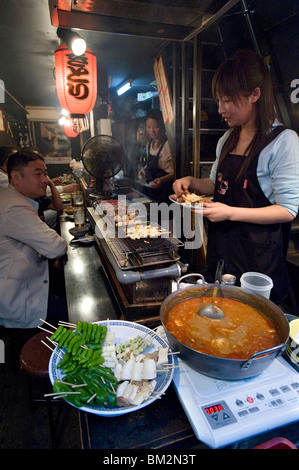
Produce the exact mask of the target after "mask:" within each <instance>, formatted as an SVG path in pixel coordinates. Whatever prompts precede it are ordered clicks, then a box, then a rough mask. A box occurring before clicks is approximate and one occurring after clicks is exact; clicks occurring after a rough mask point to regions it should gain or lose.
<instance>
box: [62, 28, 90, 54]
mask: <svg viewBox="0 0 299 470" xmlns="http://www.w3.org/2000/svg"><path fill="white" fill-rule="evenodd" d="M57 36H58V37H59V38H60V39H61V40H62V41H63V42H65V44H66V45H67V48H68V49H69V50H70V51H72V53H73V54H75V55H77V56H80V55H83V54H84V53H85V51H86V42H85V40H84V39H82V38H81V36H80V35H79V34H78V33H75V31H72V30H71V29H67V28H58V29H57Z"/></svg>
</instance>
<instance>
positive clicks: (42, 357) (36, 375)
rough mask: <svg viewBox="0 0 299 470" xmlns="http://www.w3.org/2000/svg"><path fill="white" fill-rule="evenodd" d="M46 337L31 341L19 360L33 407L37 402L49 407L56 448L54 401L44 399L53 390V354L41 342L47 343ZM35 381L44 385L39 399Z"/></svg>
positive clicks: (39, 335) (38, 337) (35, 338)
mask: <svg viewBox="0 0 299 470" xmlns="http://www.w3.org/2000/svg"><path fill="white" fill-rule="evenodd" d="M46 336H49V334H48V333H44V332H42V333H38V334H37V335H35V336H33V337H32V338H31V339H29V340H28V341H27V343H25V344H24V346H23V347H22V349H21V352H20V358H19V360H20V365H21V368H22V370H23V371H24V372H25V373H26V375H27V378H28V387H29V398H30V404H31V406H32V405H33V404H34V403H37V402H44V403H46V405H47V411H48V417H49V425H50V433H51V439H52V445H53V447H54V448H56V444H57V442H56V435H55V424H54V419H53V413H52V400H51V398H50V397H44V393H46V392H49V391H51V390H52V387H51V384H50V380H49V373H48V366H49V360H50V357H51V354H52V353H51V351H50V349H48V348H47V347H46V346H45V345H44V344H43V343H42V342H41V341H42V340H43V341H45V342H46ZM34 381H39V382H40V383H42V385H43V387H42V388H43V392H44V393H43V394H40V395H39V396H38V397H36V396H34V391H33V384H34Z"/></svg>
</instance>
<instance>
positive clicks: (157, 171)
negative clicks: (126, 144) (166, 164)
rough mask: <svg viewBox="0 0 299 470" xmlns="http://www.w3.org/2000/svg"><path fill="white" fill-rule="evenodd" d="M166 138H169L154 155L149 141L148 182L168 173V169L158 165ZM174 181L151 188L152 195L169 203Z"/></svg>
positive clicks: (146, 170)
mask: <svg viewBox="0 0 299 470" xmlns="http://www.w3.org/2000/svg"><path fill="white" fill-rule="evenodd" d="M166 140H167V139H165V140H164V141H163V142H162V144H161V145H160V148H159V150H158V152H157V155H153V154H151V153H150V149H151V142H149V144H148V151H147V164H146V169H145V180H146V182H147V183H149V182H150V181H153V180H154V179H156V178H161V177H162V176H165V175H167V174H168V173H167V172H166V171H164V170H162V169H161V168H159V166H158V163H159V156H160V153H161V150H162V148H163V147H164V145H165V142H166ZM172 183H173V181H166V182H165V183H162V185H161V186H160V187H159V188H158V189H151V194H150V197H151V198H152V199H155V201H157V202H159V203H160V202H167V203H169V199H168V197H169V196H170V195H171V194H172V193H173V190H172Z"/></svg>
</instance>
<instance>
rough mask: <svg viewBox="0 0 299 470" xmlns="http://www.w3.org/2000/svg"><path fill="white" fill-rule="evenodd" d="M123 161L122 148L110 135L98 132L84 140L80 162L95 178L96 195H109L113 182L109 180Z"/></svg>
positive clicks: (121, 165)
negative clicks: (98, 133)
mask: <svg viewBox="0 0 299 470" xmlns="http://www.w3.org/2000/svg"><path fill="white" fill-rule="evenodd" d="M123 161H124V153H123V149H122V147H121V145H120V144H119V143H118V142H117V141H116V140H115V139H113V138H112V137H111V136H109V135H101V134H100V135H95V136H94V137H91V138H90V139H89V140H87V141H86V143H85V144H84V147H83V149H82V162H83V166H84V168H85V170H86V171H87V172H88V173H89V174H90V175H91V176H93V177H95V179H96V191H95V196H96V197H99V196H102V197H111V193H112V191H113V184H112V185H111V184H110V185H109V182H111V179H112V178H113V177H114V176H115V175H116V174H117V173H118V172H119V171H120V170H121V169H122V167H123ZM105 186H106V188H105ZM109 186H112V189H109ZM107 188H108V189H107Z"/></svg>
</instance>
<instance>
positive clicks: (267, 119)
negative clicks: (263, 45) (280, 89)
mask: <svg viewBox="0 0 299 470" xmlns="http://www.w3.org/2000/svg"><path fill="white" fill-rule="evenodd" d="M257 87H258V88H259V89H260V90H261V96H260V98H259V99H258V101H257V102H256V106H257V107H256V111H257V112H256V120H255V125H256V129H257V130H256V133H255V136H254V137H253V139H252V141H251V142H250V144H249V146H248V147H247V149H246V151H245V154H246V155H247V156H246V158H244V159H243V160H244V161H243V163H242V165H241V168H240V171H239V175H238V178H240V177H241V176H242V175H244V174H245V172H246V170H247V168H248V166H249V164H250V162H251V160H252V159H253V158H254V157H255V156H256V155H258V154H259V153H260V151H261V149H262V148H263V147H264V146H265V145H266V144H267V140H268V138H269V131H270V129H271V121H272V120H273V119H274V118H275V117H276V113H275V109H274V93H273V84H272V80H271V77H270V74H269V71H268V69H267V68H266V66H265V64H264V62H263V60H262V59H261V57H259V56H258V55H257V54H256V53H255V52H253V51H247V50H245V51H239V52H237V53H236V54H235V55H234V56H233V57H232V58H231V59H228V60H226V61H225V62H224V63H223V64H222V65H221V66H220V67H219V68H218V70H217V71H216V73H215V75H214V77H213V79H212V93H213V96H214V98H215V99H216V100H217V98H218V97H219V96H227V97H229V98H230V99H232V101H233V102H234V103H235V104H237V103H238V100H239V99H240V98H241V97H248V96H250V95H251V93H252V92H253V90H254V89H255V88H257ZM240 131H241V127H239V126H238V127H234V128H233V129H232V131H231V133H230V135H229V137H228V138H227V140H226V142H225V143H224V146H223V148H222V150H221V154H220V160H219V163H221V162H222V160H223V159H224V158H225V156H226V155H227V154H228V153H230V152H232V151H233V149H234V148H235V147H236V144H237V142H238V139H239V135H240Z"/></svg>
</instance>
